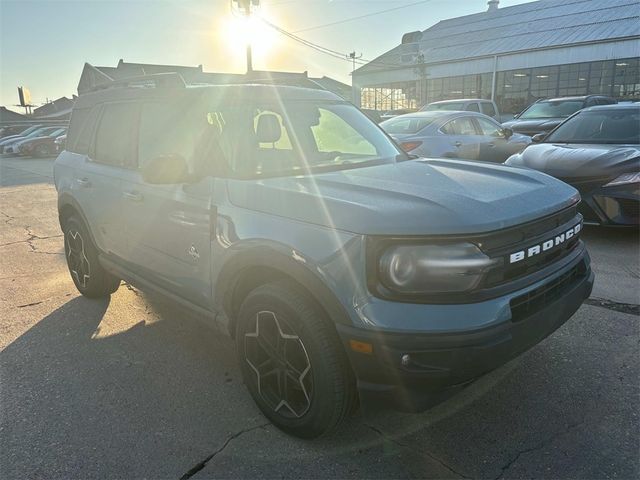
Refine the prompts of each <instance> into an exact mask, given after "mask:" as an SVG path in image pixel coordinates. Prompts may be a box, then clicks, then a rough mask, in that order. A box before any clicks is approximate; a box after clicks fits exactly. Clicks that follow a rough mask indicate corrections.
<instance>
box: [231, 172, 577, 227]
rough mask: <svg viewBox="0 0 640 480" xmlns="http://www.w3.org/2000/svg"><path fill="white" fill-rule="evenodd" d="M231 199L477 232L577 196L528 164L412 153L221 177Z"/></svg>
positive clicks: (349, 218)
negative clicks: (310, 171)
mask: <svg viewBox="0 0 640 480" xmlns="http://www.w3.org/2000/svg"><path fill="white" fill-rule="evenodd" d="M227 186H228V194H229V199H230V201H231V202H232V203H233V204H234V205H237V206H239V207H244V208H248V209H251V210H255V211H260V212H264V213H267V214H272V215H278V216H282V217H287V218H291V219H295V220H298V221H303V222H308V223H314V224H318V225H324V226H327V227H335V228H338V229H340V230H345V231H350V232H355V233H361V234H370V235H447V234H468V233H481V232H488V231H492V230H499V229H503V228H506V227H511V226H514V225H518V224H521V223H525V222H529V221H532V220H535V219H537V218H540V217H542V216H545V215H549V214H552V213H555V212H557V211H558V210H561V209H563V208H565V207H567V206H570V205H572V204H574V203H575V202H577V200H578V198H579V197H578V193H577V191H576V190H575V189H574V188H572V187H570V186H569V185H566V184H565V183H562V182H559V181H558V180H555V179H553V178H551V177H549V176H547V175H543V174H540V173H538V172H535V171H531V170H523V169H513V168H509V167H505V166H502V165H495V164H489V163H481V162H466V161H462V160H440V159H430V160H425V159H419V160H410V161H404V162H398V163H393V164H388V165H380V166H374V167H363V168H356V169H351V170H342V171H339V172H332V173H324V174H316V175H313V176H298V177H279V178H269V179H258V180H231V179H230V180H228V181H227Z"/></svg>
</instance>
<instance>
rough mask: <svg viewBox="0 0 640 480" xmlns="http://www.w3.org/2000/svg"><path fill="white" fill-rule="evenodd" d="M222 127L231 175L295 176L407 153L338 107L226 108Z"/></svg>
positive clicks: (214, 114)
mask: <svg viewBox="0 0 640 480" xmlns="http://www.w3.org/2000/svg"><path fill="white" fill-rule="evenodd" d="M207 117H208V118H209V123H211V122H212V121H213V122H214V123H215V124H216V125H217V127H216V130H217V131H218V132H219V135H216V136H218V137H219V138H218V140H217V141H218V142H219V145H220V151H221V153H222V155H223V156H224V157H225V158H224V160H225V161H226V165H227V167H228V168H227V170H228V173H229V174H230V175H232V176H238V177H253V176H262V175H267V176H269V175H296V174H304V173H308V172H309V171H326V170H340V169H345V168H356V167H359V166H365V165H369V164H372V163H388V162H393V161H395V159H396V157H397V156H398V155H402V152H401V151H400V150H398V148H397V147H396V146H395V144H394V143H393V142H392V141H390V140H389V139H388V138H387V137H386V136H385V135H384V134H383V133H382V132H381V131H380V129H379V128H378V127H377V126H376V125H375V124H374V123H373V122H371V120H369V119H368V118H367V117H366V116H365V115H364V114H363V113H362V112H360V111H359V110H358V109H357V108H355V107H354V106H352V105H349V104H345V103H338V102H309V101H291V102H286V101H285V102H283V103H278V104H255V105H232V106H228V107H227V106H223V105H221V106H220V108H219V110H216V111H210V112H207Z"/></svg>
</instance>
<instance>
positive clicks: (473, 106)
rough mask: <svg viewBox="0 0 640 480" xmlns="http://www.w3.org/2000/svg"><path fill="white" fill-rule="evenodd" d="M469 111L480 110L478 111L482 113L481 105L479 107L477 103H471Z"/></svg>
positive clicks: (468, 107)
mask: <svg viewBox="0 0 640 480" xmlns="http://www.w3.org/2000/svg"><path fill="white" fill-rule="evenodd" d="M467 112H478V113H480V107H478V104H477V103H470V104H469V105H468V106H467Z"/></svg>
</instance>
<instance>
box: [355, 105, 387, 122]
mask: <svg viewBox="0 0 640 480" xmlns="http://www.w3.org/2000/svg"><path fill="white" fill-rule="evenodd" d="M360 110H361V111H362V113H364V114H365V115H366V116H367V117H369V118H370V119H371V120H373V121H374V122H375V123H380V122H381V121H382V115H381V114H380V112H379V111H378V110H373V109H371V108H361V109H360Z"/></svg>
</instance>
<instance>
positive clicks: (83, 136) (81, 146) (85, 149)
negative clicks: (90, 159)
mask: <svg viewBox="0 0 640 480" xmlns="http://www.w3.org/2000/svg"><path fill="white" fill-rule="evenodd" d="M99 113H100V107H93V108H92V109H91V110H89V111H88V114H87V115H86V116H84V117H83V116H82V115H81V116H80V117H79V118H78V120H77V122H75V124H74V119H73V116H74V115H75V112H74V113H73V114H72V115H71V127H70V130H71V128H77V130H76V134H77V138H76V142H75V145H73V144H69V142H67V149H68V150H70V151H72V152H75V153H81V154H83V155H87V154H88V153H89V148H90V147H91V140H92V137H93V131H94V130H95V128H96V123H97V121H98V114H99ZM67 138H69V137H67Z"/></svg>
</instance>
